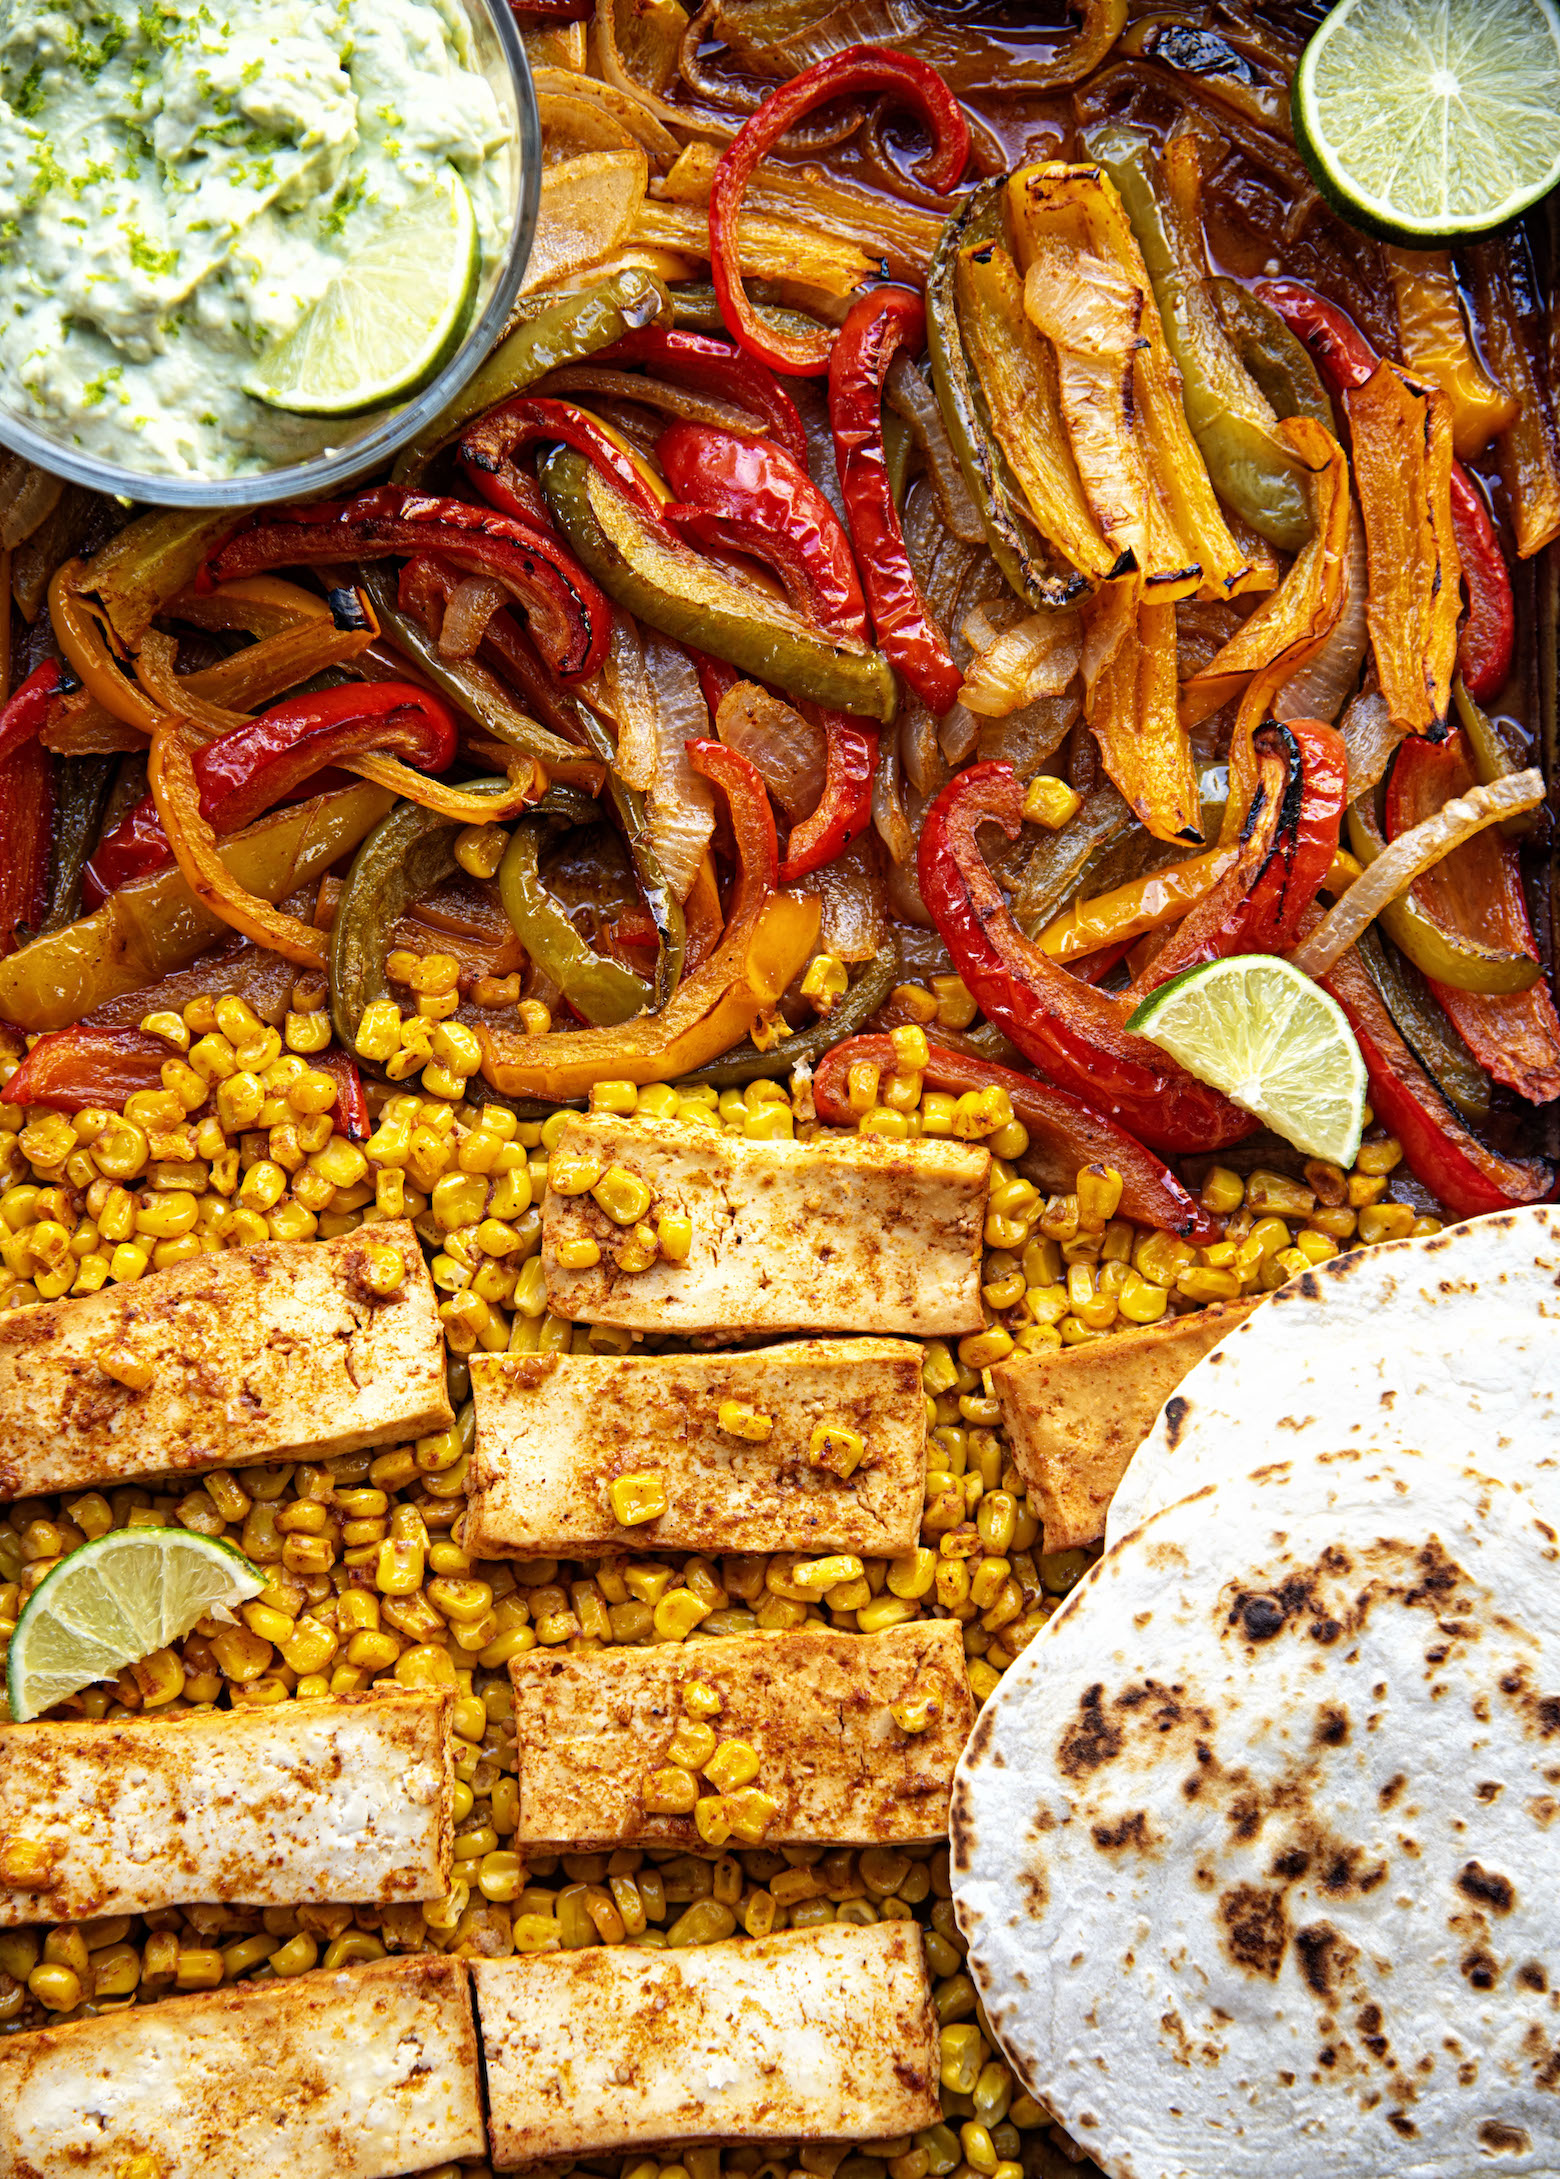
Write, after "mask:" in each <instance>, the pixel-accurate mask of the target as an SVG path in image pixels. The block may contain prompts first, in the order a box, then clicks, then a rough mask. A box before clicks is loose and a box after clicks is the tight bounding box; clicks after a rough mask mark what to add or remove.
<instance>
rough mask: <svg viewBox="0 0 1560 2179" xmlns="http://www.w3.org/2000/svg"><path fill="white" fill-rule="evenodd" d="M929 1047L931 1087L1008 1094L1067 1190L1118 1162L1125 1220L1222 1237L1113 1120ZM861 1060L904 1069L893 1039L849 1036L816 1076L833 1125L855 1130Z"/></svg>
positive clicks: (1006, 1071)
mask: <svg viewBox="0 0 1560 2179" xmlns="http://www.w3.org/2000/svg"><path fill="white" fill-rule="evenodd" d="M927 1049H928V1051H929V1052H930V1054H931V1057H930V1059H929V1060H928V1062H927V1064H926V1066H925V1067H924V1068H923V1069H922V1075H923V1078H924V1080H925V1082H926V1086H927V1088H928V1089H935V1090H948V1091H951V1092H952V1093H953V1094H954V1095H955V1096H962V1095H963V1093H964V1092H965V1091H966V1090H982V1089H991V1088H997V1089H1004V1090H1006V1091H1007V1094H1008V1101H1009V1102H1010V1104H1011V1105H1012V1107H1013V1111H1014V1113H1015V1114H1016V1116H1017V1117H1018V1119H1019V1120H1021V1121H1022V1122H1023V1125H1024V1126H1025V1127H1026V1128H1027V1129H1028V1131H1029V1135H1030V1138H1031V1140H1032V1141H1033V1142H1034V1143H1035V1144H1036V1146H1037V1147H1038V1148H1039V1149H1040V1150H1041V1151H1042V1152H1044V1153H1045V1155H1046V1157H1047V1159H1048V1160H1049V1161H1050V1162H1052V1163H1054V1165H1055V1167H1056V1169H1057V1178H1058V1180H1060V1181H1064V1182H1065V1184H1066V1185H1067V1186H1069V1187H1070V1186H1071V1185H1072V1181H1073V1178H1074V1176H1075V1175H1076V1174H1077V1173H1078V1172H1079V1171H1081V1170H1082V1168H1083V1167H1085V1166H1087V1165H1095V1164H1100V1165H1113V1166H1114V1167H1115V1168H1116V1171H1117V1172H1118V1173H1119V1174H1120V1175H1121V1182H1122V1188H1121V1209H1122V1214H1123V1215H1124V1216H1125V1217H1127V1218H1134V1219H1136V1220H1137V1221H1138V1223H1139V1224H1140V1225H1147V1226H1158V1227H1159V1228H1160V1229H1161V1230H1162V1231H1164V1232H1166V1233H1178V1234H1180V1235H1181V1237H1182V1238H1183V1239H1184V1240H1188V1241H1196V1242H1197V1243H1199V1244H1201V1243H1203V1242H1205V1241H1216V1240H1217V1239H1218V1237H1219V1234H1220V1231H1221V1230H1222V1229H1221V1228H1220V1227H1219V1226H1218V1225H1217V1224H1216V1223H1215V1222H1214V1221H1213V1220H1212V1219H1211V1218H1209V1216H1208V1214H1207V1213H1206V1212H1205V1211H1204V1210H1203V1209H1202V1208H1201V1207H1200V1206H1199V1205H1198V1204H1197V1203H1196V1202H1195V1201H1194V1200H1193V1199H1192V1197H1191V1196H1189V1195H1188V1194H1187V1192H1186V1190H1185V1189H1184V1188H1183V1187H1182V1185H1181V1183H1180V1182H1179V1181H1178V1180H1177V1179H1176V1177H1175V1175H1174V1173H1172V1172H1171V1171H1170V1169H1169V1168H1168V1166H1166V1165H1164V1164H1163V1163H1162V1162H1161V1161H1160V1160H1159V1159H1158V1158H1156V1157H1155V1156H1154V1154H1153V1152H1152V1151H1151V1150H1145V1149H1144V1147H1143V1145H1142V1144H1141V1143H1140V1142H1138V1141H1137V1140H1136V1139H1135V1138H1134V1137H1133V1136H1131V1135H1129V1134H1128V1133H1127V1132H1126V1130H1125V1129H1124V1128H1120V1127H1118V1126H1117V1125H1116V1123H1115V1122H1114V1121H1113V1120H1107V1119H1105V1118H1104V1117H1103V1116H1102V1115H1101V1114H1100V1113H1098V1112H1096V1111H1094V1110H1093V1109H1092V1107H1090V1106H1089V1105H1086V1104H1083V1103H1081V1102H1080V1101H1079V1100H1078V1099H1077V1098H1076V1097H1072V1096H1069V1095H1068V1093H1067V1091H1066V1090H1060V1089H1057V1088H1056V1087H1055V1085H1054V1084H1053V1083H1050V1082H1040V1081H1037V1080H1036V1079H1035V1077H1034V1076H1033V1075H1029V1074H1020V1073H1018V1071H1017V1070H1016V1069H1015V1068H1013V1067H998V1066H995V1065H993V1064H992V1062H991V1061H990V1060H989V1059H976V1058H974V1057H972V1056H971V1055H970V1054H969V1053H966V1052H956V1051H952V1050H950V1049H949V1047H948V1046H947V1045H944V1044H938V1043H936V1042H934V1041H933V1040H931V1039H930V1038H929V1039H928V1040H927ZM858 1061H862V1062H864V1063H865V1064H866V1065H868V1066H873V1067H877V1068H880V1069H881V1071H882V1073H883V1074H884V1075H885V1076H887V1075H890V1074H892V1073H894V1072H895V1071H896V1070H897V1068H898V1065H899V1062H898V1060H897V1059H896V1058H895V1056H894V1047H893V1042H892V1040H891V1039H890V1038H888V1037H886V1036H860V1037H847V1038H846V1039H845V1040H844V1042H843V1043H841V1044H836V1045H835V1046H834V1048H833V1050H832V1051H830V1052H829V1053H827V1054H826V1056H825V1057H824V1058H822V1059H821V1060H819V1062H818V1071H817V1073H816V1074H815V1075H814V1077H813V1102H814V1104H815V1105H816V1106H817V1108H818V1117H819V1119H820V1120H824V1121H827V1123H828V1124H829V1125H830V1126H831V1127H853V1126H854V1125H855V1121H856V1115H855V1113H854V1112H852V1110H851V1108H850V1099H849V1097H848V1096H847V1094H846V1090H847V1077H848V1075H849V1073H850V1070H851V1068H852V1067H853V1066H855V1065H856V1063H857V1062H858Z"/></svg>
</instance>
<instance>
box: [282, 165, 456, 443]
mask: <svg viewBox="0 0 1560 2179" xmlns="http://www.w3.org/2000/svg"><path fill="white" fill-rule="evenodd" d="M480 268H481V251H480V250H479V248H478V246H477V220H476V214H475V213H474V212H473V211H472V209H471V198H470V196H469V195H468V194H467V191H466V185H465V183H464V182H463V181H462V180H461V178H460V176H459V175H458V174H455V173H453V172H451V173H446V174H444V175H442V176H441V177H440V179H439V180H438V181H436V182H434V183H433V184H432V186H431V187H430V188H428V189H425V190H424V191H423V193H422V195H421V196H420V197H418V198H416V199H415V201H414V202H413V203H411V204H409V205H408V206H407V208H406V210H405V211H404V212H402V213H401V214H400V215H399V216H398V217H397V218H395V219H393V220H392V221H391V222H390V224H389V225H388V226H387V227H385V228H384V229H383V230H382V231H381V232H380V233H379V234H378V235H376V236H375V237H374V239H373V241H372V242H370V243H368V244H367V246H366V247H365V248H363V249H361V250H359V251H358V253H357V255H356V256H355V257H354V258H353V259H352V262H351V263H350V264H349V265H346V266H344V267H343V268H342V270H341V271H340V272H339V273H338V274H337V276H336V278H335V279H334V280H333V281H332V282H331V284H330V286H329V287H328V288H327V289H326V290H325V292H324V294H323V295H322V296H321V297H320V299H319V301H318V302H317V303H315V304H314V306H313V308H312V309H311V310H309V311H308V312H307V314H306V315H305V316H304V317H303V318H301V319H300V320H299V322H298V324H297V325H295V326H294V327H293V330H292V331H291V332H290V333H289V334H288V335H287V338H286V339H285V340H281V341H278V342H277V344H276V346H275V347H274V348H270V349H268V350H267V351H266V353H265V354H264V355H263V356H262V357H261V358H260V360H259V361H258V363H256V364H255V366H254V368H253V369H252V370H251V371H250V373H249V375H248V377H247V378H246V379H245V380H244V382H243V385H244V391H245V393H249V394H253V395H254V397H255V399H256V400H257V401H267V402H269V403H270V405H271V407H272V408H277V409H289V410H292V411H293V412H294V413H296V414H298V415H301V416H352V415H355V414H357V413H358V412H359V411H361V410H363V409H375V408H379V407H382V406H383V404H384V403H385V402H387V401H404V400H405V399H406V398H407V397H408V396H409V395H411V394H414V393H416V392H417V390H418V388H419V387H421V386H422V385H424V384H425V383H426V382H427V381H428V380H429V379H430V378H432V377H433V375H434V373H435V372H436V371H438V370H439V369H440V368H441V367H442V366H443V364H444V363H445V362H446V361H447V360H448V358H449V357H450V355H451V354H453V352H454V350H455V347H456V345H457V344H458V342H459V340H460V337H461V335H462V333H463V332H464V331H465V328H466V323H467V320H468V319H469V317H470V315H471V308H472V304H473V302H474V301H475V299H476V293H477V275H478V272H479V270H480Z"/></svg>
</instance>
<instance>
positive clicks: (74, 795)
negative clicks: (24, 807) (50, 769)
mask: <svg viewBox="0 0 1560 2179" xmlns="http://www.w3.org/2000/svg"><path fill="white" fill-rule="evenodd" d="M118 766H119V759H118V758H117V757H57V758H56V759H55V763H54V837H53V839H52V840H51V842H50V850H49V907H48V912H47V914H46V915H45V916H44V919H43V922H42V923H41V924H40V926H39V932H40V935H41V934H42V933H43V932H45V931H61V930H63V929H64V928H65V926H66V924H67V923H73V922H74V921H75V919H76V917H77V916H79V915H80V913H81V873H82V871H83V870H85V868H86V867H87V861H88V858H89V857H90V856H91V853H92V850H93V848H94V846H95V845H96V844H97V840H98V836H99V833H100V832H101V831H102V830H103V829H105V828H104V827H103V822H102V819H103V812H104V810H105V809H106V808H107V806H108V796H109V790H110V788H111V787H112V786H113V784H114V774H115V772H116V771H117V769H118Z"/></svg>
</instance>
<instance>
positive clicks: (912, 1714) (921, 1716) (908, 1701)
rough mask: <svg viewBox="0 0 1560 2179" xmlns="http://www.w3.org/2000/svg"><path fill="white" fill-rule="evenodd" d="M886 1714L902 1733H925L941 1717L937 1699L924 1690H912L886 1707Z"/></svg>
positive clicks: (939, 1704)
mask: <svg viewBox="0 0 1560 2179" xmlns="http://www.w3.org/2000/svg"><path fill="white" fill-rule="evenodd" d="M888 1714H889V1716H890V1717H891V1718H892V1719H893V1721H894V1723H895V1724H896V1725H897V1726H898V1727H899V1730H900V1731H901V1732H902V1733H925V1732H930V1730H931V1728H932V1727H933V1726H934V1725H935V1724H936V1723H937V1722H938V1720H939V1719H940V1718H941V1716H942V1703H941V1701H940V1700H939V1698H938V1697H937V1696H936V1695H934V1694H931V1693H929V1692H928V1691H927V1690H926V1689H924V1688H919V1689H912V1690H911V1692H910V1693H909V1694H908V1695H901V1696H900V1698H899V1700H898V1701H897V1702H891V1703H890V1704H889V1706H888Z"/></svg>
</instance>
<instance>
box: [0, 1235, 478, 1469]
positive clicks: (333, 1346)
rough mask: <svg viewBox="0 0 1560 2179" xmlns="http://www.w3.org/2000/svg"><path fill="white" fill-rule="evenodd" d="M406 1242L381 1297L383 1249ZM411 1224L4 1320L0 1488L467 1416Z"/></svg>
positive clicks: (337, 1445) (259, 1253)
mask: <svg viewBox="0 0 1560 2179" xmlns="http://www.w3.org/2000/svg"><path fill="white" fill-rule="evenodd" d="M385 1246H388V1247H390V1248H394V1249H397V1250H399V1252H400V1255H401V1260H402V1263H403V1264H404V1266H405V1276H404V1278H403V1279H402V1281H401V1284H400V1285H399V1286H398V1287H397V1288H396V1289H395V1291H394V1292H393V1293H392V1294H390V1295H388V1296H381V1295H380V1294H378V1293H375V1292H374V1291H373V1290H372V1289H371V1288H370V1286H369V1283H368V1280H367V1277H366V1275H365V1274H366V1272H367V1269H368V1266H369V1262H370V1259H369V1257H368V1254H367V1251H368V1249H369V1248H370V1247H381V1248H382V1247H385ZM453 1419H454V1418H453V1414H452V1411H451V1408H450V1404H449V1399H448V1396H447V1394H446V1392H445V1388H444V1345H443V1339H442V1336H441V1332H440V1326H439V1318H438V1311H437V1309H436V1307H435V1301H434V1291H433V1283H432V1281H431V1280H430V1278H429V1276H428V1271H427V1266H426V1265H425V1264H424V1262H423V1257H422V1250H421V1249H420V1248H419V1247H418V1245H417V1236H416V1234H415V1233H414V1232H413V1231H412V1228H411V1227H410V1226H409V1225H407V1224H405V1223H404V1222H401V1221H393V1222H392V1221H387V1222H386V1223H385V1224H383V1225H376V1226H373V1227H364V1228H362V1229H360V1230H359V1231H358V1232H356V1233H349V1234H346V1235H344V1236H343V1237H342V1238H341V1239H340V1240H336V1241H260V1242H257V1243H256V1244H255V1246H254V1247H252V1248H235V1249H222V1250H219V1251H218V1252H217V1253H216V1254H214V1255H210V1256H197V1257H194V1258H193V1259H192V1260H191V1261H190V1262H189V1263H184V1264H175V1265H173V1266H172V1267H171V1268H170V1269H169V1270H167V1271H159V1272H158V1273H157V1274H156V1276H155V1277H153V1278H149V1279H144V1280H141V1281H138V1282H137V1283H136V1284H135V1285H124V1286H111V1287H107V1288H105V1289H104V1291H103V1292H102V1293H100V1294H84V1295H82V1296H81V1297H80V1298H79V1299H77V1300H73V1301H52V1302H46V1303H45V1304H44V1305H43V1306H42V1307H41V1308H37V1309H13V1310H10V1311H9V1312H8V1313H7V1314H5V1315H4V1316H0V1498H20V1497H26V1496H30V1495H31V1494H32V1493H33V1492H35V1491H67V1490H80V1489H82V1488H83V1487H84V1486H86V1485H87V1484H91V1483H125V1482H130V1481H133V1480H134V1479H135V1478H136V1477H137V1476H143V1475H165V1474H172V1473H180V1472H193V1471H195V1470H198V1469H201V1468H225V1467H235V1468H237V1467H243V1466H245V1465H247V1464H249V1463H251V1462H254V1461H264V1460H271V1459H274V1458H275V1457H276V1455H277V1454H279V1453H286V1455H287V1457H288V1458H289V1459H293V1458H313V1459H323V1458H326V1457H327V1456H328V1455H330V1454H332V1453H347V1452H354V1451H356V1449H357V1448H358V1447H359V1446H360V1445H376V1444H382V1443H384V1442H385V1441H386V1440H387V1439H391V1438H396V1437H407V1438H409V1437H419V1436H422V1435H425V1434H426V1433H427V1432H430V1431H434V1430H442V1429H447V1428H448V1426H449V1424H450V1423H451V1421H452V1420H453Z"/></svg>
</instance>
